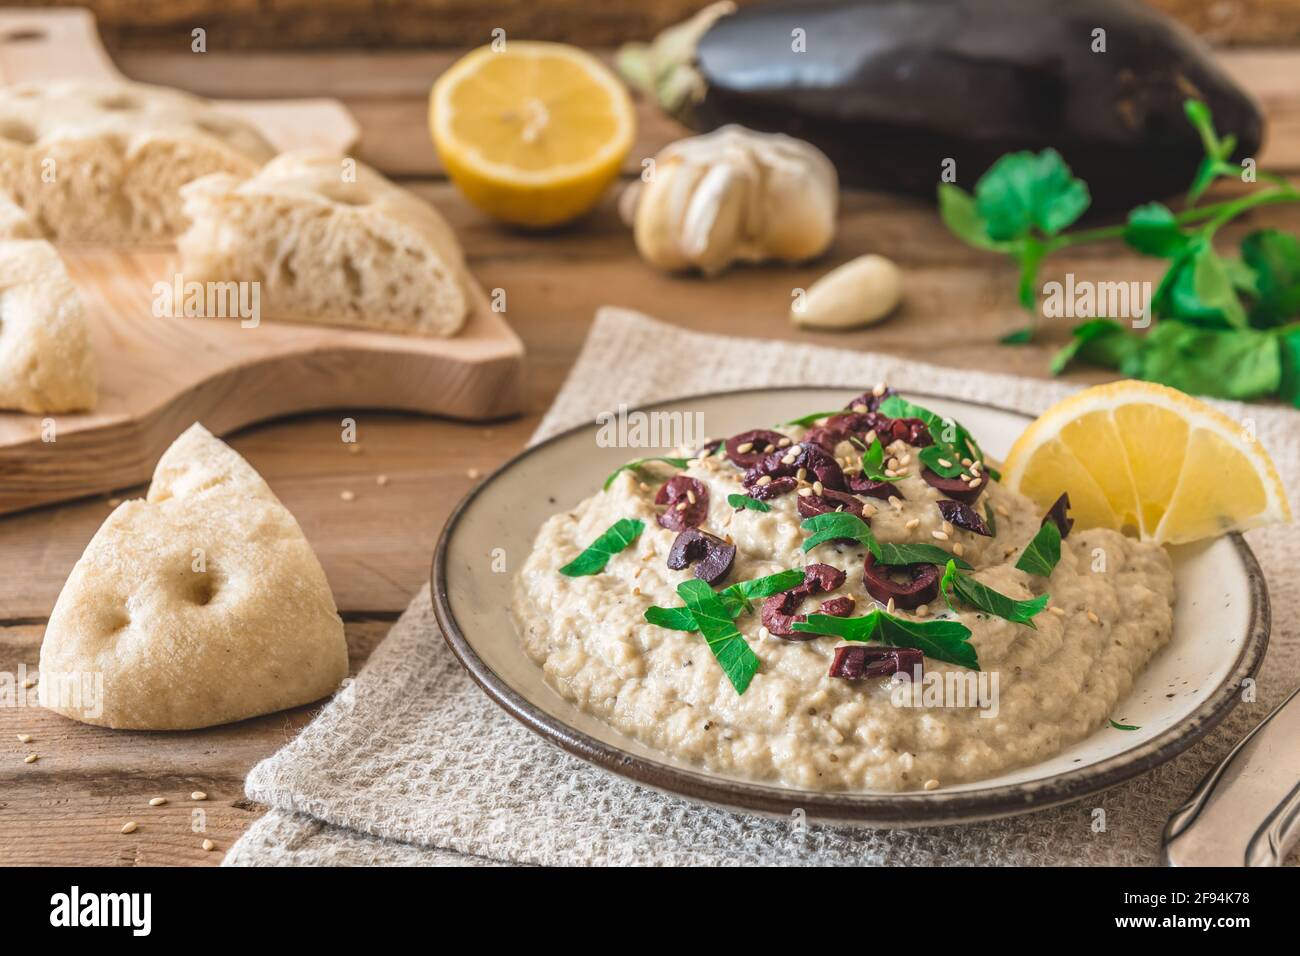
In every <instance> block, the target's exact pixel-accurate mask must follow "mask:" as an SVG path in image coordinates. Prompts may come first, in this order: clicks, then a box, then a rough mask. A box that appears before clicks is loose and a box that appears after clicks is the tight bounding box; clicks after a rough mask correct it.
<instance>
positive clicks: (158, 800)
mask: <svg viewBox="0 0 1300 956" xmlns="http://www.w3.org/2000/svg"><path fill="white" fill-rule="evenodd" d="M166 802H167V798H166V797H154V798H152V799H151V800H150V801H149V806H151V807H161V806H162V805H163V804H164V803H166Z"/></svg>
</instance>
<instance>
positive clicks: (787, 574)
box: [723, 568, 804, 601]
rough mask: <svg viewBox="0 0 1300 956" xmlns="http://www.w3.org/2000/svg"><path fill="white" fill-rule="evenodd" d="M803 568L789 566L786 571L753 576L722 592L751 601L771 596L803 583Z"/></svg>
mask: <svg viewBox="0 0 1300 956" xmlns="http://www.w3.org/2000/svg"><path fill="white" fill-rule="evenodd" d="M803 578H804V572H803V568H791V569H790V570H788V571H778V572H776V574H769V575H767V576H766V577H761V578H754V579H753V580H752V581H738V582H737V583H735V584H733V585H731V587H729V588H727V589H726V590H724V591H723V593H724V594H733V595H735V596H736V597H738V598H740V599H742V600H745V601H752V600H753V599H754V598H761V597H771V596H772V595H773V594H780V593H781V592H782V591H788V590H790V589H791V588H792V587H796V586H798V585H800V584H802V583H803Z"/></svg>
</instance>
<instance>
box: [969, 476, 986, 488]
mask: <svg viewBox="0 0 1300 956" xmlns="http://www.w3.org/2000/svg"><path fill="white" fill-rule="evenodd" d="M983 483H984V479H983V478H972V479H971V482H970V486H971V487H972V488H978V487H979V486H980V485H981V484H983Z"/></svg>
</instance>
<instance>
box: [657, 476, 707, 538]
mask: <svg viewBox="0 0 1300 956" xmlns="http://www.w3.org/2000/svg"><path fill="white" fill-rule="evenodd" d="M655 504H657V505H667V506H668V510H667V511H665V512H664V513H663V514H661V515H660V516H659V524H660V525H662V526H663V527H665V528H667V529H668V530H669V531H685V530H686V529H687V528H694V527H695V526H696V525H700V524H703V523H704V519H705V518H707V517H708V516H709V489H708V488H707V487H706V486H705V484H704V482H702V481H696V480H695V479H694V478H688V477H687V476H686V475H674V476H673V477H672V478H669V479H668V480H667V481H666V482H664V484H663V487H661V488H660V489H659V493H658V494H657V495H655Z"/></svg>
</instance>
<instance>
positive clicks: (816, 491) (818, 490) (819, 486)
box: [813, 481, 826, 495]
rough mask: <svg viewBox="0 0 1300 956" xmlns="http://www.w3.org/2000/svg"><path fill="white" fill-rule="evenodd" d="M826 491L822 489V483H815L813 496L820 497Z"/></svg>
mask: <svg viewBox="0 0 1300 956" xmlns="http://www.w3.org/2000/svg"><path fill="white" fill-rule="evenodd" d="M825 490H826V489H825V488H823V487H822V483H821V482H820V481H814V482H813V494H815V495H820V494H821V493H822V492H823V491H825Z"/></svg>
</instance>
